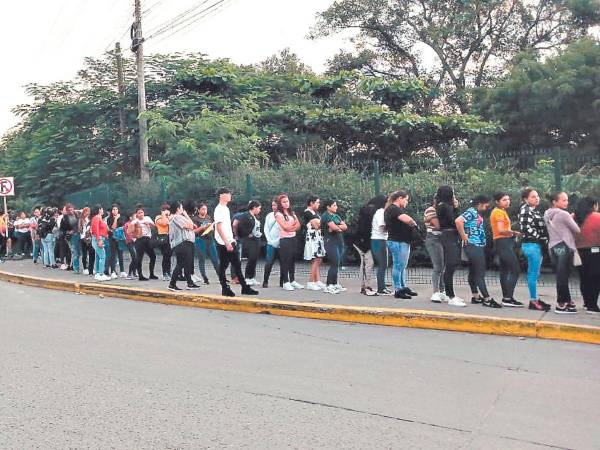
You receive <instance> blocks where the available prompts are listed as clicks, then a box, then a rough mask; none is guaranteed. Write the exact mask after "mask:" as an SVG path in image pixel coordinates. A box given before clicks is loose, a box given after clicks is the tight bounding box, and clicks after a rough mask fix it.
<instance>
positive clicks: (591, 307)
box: [585, 305, 600, 314]
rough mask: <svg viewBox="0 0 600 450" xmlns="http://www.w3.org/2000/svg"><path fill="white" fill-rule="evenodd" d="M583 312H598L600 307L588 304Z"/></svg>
mask: <svg viewBox="0 0 600 450" xmlns="http://www.w3.org/2000/svg"><path fill="white" fill-rule="evenodd" d="M585 312H586V313H588V314H598V313H600V308H598V305H593V306H588V307H587V308H586V311H585Z"/></svg>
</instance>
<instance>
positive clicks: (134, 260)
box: [127, 242, 137, 276]
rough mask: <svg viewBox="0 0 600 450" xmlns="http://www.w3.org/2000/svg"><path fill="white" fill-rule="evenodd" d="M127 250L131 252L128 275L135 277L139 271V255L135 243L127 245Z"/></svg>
mask: <svg viewBox="0 0 600 450" xmlns="http://www.w3.org/2000/svg"><path fill="white" fill-rule="evenodd" d="M127 250H129V258H130V259H131V261H130V262H129V270H128V274H129V275H130V276H132V275H135V274H136V271H137V255H136V252H135V244H134V243H133V242H129V243H128V244H127Z"/></svg>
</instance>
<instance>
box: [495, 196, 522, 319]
mask: <svg viewBox="0 0 600 450" xmlns="http://www.w3.org/2000/svg"><path fill="white" fill-rule="evenodd" d="M494 201H495V203H496V207H495V208H494V210H493V211H492V214H491V215H490V225H491V226H492V237H493V238H494V249H495V250H496V255H498V259H499V260H500V286H501V287H502V306H508V307H513V308H522V307H523V303H521V302H520V301H518V300H515V299H514V297H513V295H514V292H515V287H516V285H517V281H518V280H519V272H520V268H519V260H518V259H517V255H516V254H515V241H514V238H515V237H518V236H520V235H521V233H519V232H518V231H513V230H511V228H510V227H511V224H510V218H509V217H508V213H507V210H508V208H509V207H510V197H509V196H508V194H506V193H504V192H497V193H495V194H494Z"/></svg>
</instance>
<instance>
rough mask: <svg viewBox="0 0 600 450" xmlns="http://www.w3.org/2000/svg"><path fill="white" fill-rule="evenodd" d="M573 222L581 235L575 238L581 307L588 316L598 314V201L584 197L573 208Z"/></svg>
mask: <svg viewBox="0 0 600 450" xmlns="http://www.w3.org/2000/svg"><path fill="white" fill-rule="evenodd" d="M575 222H577V225H579V228H580V229H581V233H580V234H578V235H576V236H575V244H576V245H577V251H578V252H579V256H580V257H581V266H579V282H580V285H579V288H580V290H581V296H582V297H583V307H584V308H585V309H586V310H587V313H588V314H597V313H600V308H598V295H600V212H598V201H597V200H595V199H593V198H590V197H584V198H582V199H581V200H579V202H578V203H577V207H576V208H575Z"/></svg>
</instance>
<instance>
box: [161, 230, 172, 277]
mask: <svg viewBox="0 0 600 450" xmlns="http://www.w3.org/2000/svg"><path fill="white" fill-rule="evenodd" d="M158 241H159V242H160V245H159V246H158V248H159V249H160V254H161V255H162V271H163V275H164V274H167V273H171V255H172V254H173V253H175V249H173V250H171V244H170V243H169V235H165V234H159V235H158Z"/></svg>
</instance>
